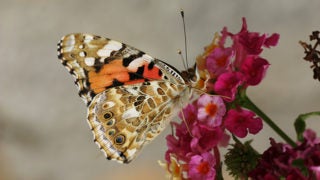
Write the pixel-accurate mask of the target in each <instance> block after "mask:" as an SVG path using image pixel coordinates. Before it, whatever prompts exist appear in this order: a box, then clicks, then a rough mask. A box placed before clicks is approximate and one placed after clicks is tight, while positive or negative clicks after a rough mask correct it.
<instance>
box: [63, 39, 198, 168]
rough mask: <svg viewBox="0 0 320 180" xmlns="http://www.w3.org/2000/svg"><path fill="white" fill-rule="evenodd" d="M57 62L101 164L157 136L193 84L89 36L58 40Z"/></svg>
mask: <svg viewBox="0 0 320 180" xmlns="http://www.w3.org/2000/svg"><path fill="white" fill-rule="evenodd" d="M58 57H59V59H61V62H62V64H63V65H64V66H65V67H66V68H67V69H68V70H69V72H70V73H71V74H72V75H73V76H74V77H75V83H76V85H77V86H78V88H79V95H80V96H81V97H82V99H83V100H84V101H85V102H86V104H87V106H88V117H87V119H88V123H89V125H90V127H91V130H92V132H93V134H94V141H95V142H96V144H97V145H98V146H99V148H100V149H101V150H102V151H103V152H104V154H105V156H106V157H107V159H111V160H117V161H118V162H121V163H129V162H130V161H132V160H133V159H134V158H135V157H136V155H137V153H138V152H139V150H140V149H141V148H142V147H143V146H144V145H145V144H147V143H148V142H150V141H152V140H153V139H154V138H155V137H156V136H157V135H159V134H160V133H161V132H162V130H163V129H164V128H165V127H166V125H167V124H168V122H169V121H170V120H171V119H172V117H173V116H175V115H176V114H177V113H178V112H179V111H180V109H181V108H182V107H183V106H184V105H185V104H186V103H187V102H188V101H189V99H190V97H191V96H192V94H193V91H194V89H195V86H196V85H195V84H196V83H197V82H198V80H195V81H192V80H191V79H190V77H188V76H185V75H182V74H181V73H180V72H179V71H177V70H176V69H175V68H174V67H172V66H170V65H169V64H167V63H165V62H163V61H161V60H158V59H155V58H152V57H151V56H149V55H147V54H145V53H144V52H142V51H140V50H137V49H135V48H133V47H131V46H128V45H126V44H122V43H120V42H117V41H114V40H111V39H107V38H103V37H100V36H95V35H90V34H81V33H78V34H69V35H67V36H65V37H63V38H62V39H61V41H60V42H59V44H58ZM187 75H190V73H187ZM195 75H196V73H194V75H192V76H194V77H195V79H197V77H196V76H195Z"/></svg>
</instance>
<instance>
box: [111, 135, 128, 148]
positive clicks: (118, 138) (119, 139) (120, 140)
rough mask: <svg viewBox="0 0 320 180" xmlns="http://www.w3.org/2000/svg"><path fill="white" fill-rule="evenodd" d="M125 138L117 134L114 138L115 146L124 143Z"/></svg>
mask: <svg viewBox="0 0 320 180" xmlns="http://www.w3.org/2000/svg"><path fill="white" fill-rule="evenodd" d="M125 139H126V138H125V136H124V135H122V134H119V135H117V136H116V138H115V140H114V141H115V143H116V144H117V145H122V144H123V143H124V142H125Z"/></svg>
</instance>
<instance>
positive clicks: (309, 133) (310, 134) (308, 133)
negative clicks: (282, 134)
mask: <svg viewBox="0 0 320 180" xmlns="http://www.w3.org/2000/svg"><path fill="white" fill-rule="evenodd" d="M303 137H304V139H305V140H306V142H307V144H308V145H309V146H311V147H313V146H315V145H316V144H320V138H319V137H317V134H316V132H314V131H313V130H312V129H306V130H305V131H304V132H303Z"/></svg>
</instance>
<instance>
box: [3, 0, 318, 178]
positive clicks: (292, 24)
mask: <svg viewBox="0 0 320 180" xmlns="http://www.w3.org/2000/svg"><path fill="white" fill-rule="evenodd" d="M319 7H320V1H318V0H310V1H299V0H281V1H279V0H269V1H252V0H241V1H234V0H233V1H232V0H217V1H214V0H200V1H195V0H158V1H151V0H130V1H123V0H95V1H89V0H69V1H66V0H0V63H1V64H0V179H1V180H2V179H5V180H7V179H9V180H10V179H24V180H29V179H30V180H31V179H32V180H43V179H46V180H56V179H69V180H73V179H77V180H82V179H83V180H86V179H96V180H102V179H108V180H109V179H111V180H113V179H130V180H133V179H164V175H165V171H164V170H163V169H161V168H160V167H159V166H158V163H157V161H158V160H163V159H164V153H165V151H166V141H165V136H166V134H169V133H170V128H167V129H166V131H165V132H164V133H163V134H161V135H160V136H159V137H158V138H157V139H156V140H155V141H154V142H152V143H151V144H150V145H148V146H147V147H146V148H145V149H144V150H143V151H142V153H141V154H140V156H139V157H138V158H137V159H136V160H135V161H133V162H132V163H130V164H129V165H121V164H118V163H116V162H113V161H108V160H105V158H104V156H103V154H102V153H101V152H100V151H99V150H98V148H97V146H96V145H95V144H94V143H93V140H92V133H91V132H90V130H89V127H88V125H87V122H86V106H85V104H84V103H83V102H82V100H81V99H80V98H79V97H78V94H77V88H76V86H75V85H74V83H73V78H72V76H71V75H69V73H68V72H67V71H66V69H65V68H64V67H63V66H62V65H61V64H60V62H59V60H58V59H57V55H56V54H57V53H56V44H57V43H58V41H59V40H60V38H61V37H62V36H63V35H65V34H68V33H73V32H87V33H92V34H97V35H101V36H105V37H109V38H112V39H115V40H118V41H121V42H125V43H127V44H129V45H132V46H134V47H136V48H138V49H141V50H143V51H145V52H147V53H148V54H150V55H152V56H153V57H157V58H159V59H162V60H164V61H166V62H168V63H170V64H172V65H174V66H175V67H177V68H178V69H182V67H183V66H182V63H181V61H180V57H179V56H178V55H177V49H183V47H184V42H183V29H182V21H181V17H180V14H179V11H180V8H183V9H184V10H185V17H186V23H187V25H186V28H187V33H188V46H189V57H190V59H189V61H190V62H193V61H194V59H195V57H196V56H197V55H198V54H200V53H202V51H203V47H204V46H206V45H207V44H209V43H210V42H211V40H212V37H213V34H214V33H215V32H219V31H220V30H221V29H222V28H223V27H224V26H227V27H228V28H229V30H230V31H232V32H235V33H236V32H238V31H239V30H240V28H241V24H242V22H241V18H242V17H246V18H247V22H248V27H249V30H251V31H258V32H267V33H270V34H271V33H273V32H278V33H280V35H281V38H280V43H279V45H278V46H277V47H275V48H272V49H271V50H266V51H265V52H264V53H263V54H262V56H263V57H264V58H266V59H268V60H269V61H270V63H271V66H270V68H269V71H268V73H267V76H266V78H265V80H264V81H263V82H262V84H260V85H259V86H257V87H251V88H250V89H249V92H248V93H249V96H250V97H251V98H252V100H253V101H254V102H256V104H257V105H258V106H259V107H261V108H262V109H263V110H264V111H265V112H266V113H267V114H268V115H269V116H270V117H271V118H273V119H274V120H275V121H276V122H277V123H278V124H279V125H280V126H281V128H283V130H284V131H286V132H288V133H289V134H290V135H291V137H293V138H295V136H294V130H293V126H292V121H293V119H294V118H295V117H296V116H297V115H298V114H299V113H302V112H309V111H315V110H319V109H320V103H319V102H320V93H319V92H320V91H319V88H320V84H319V82H317V81H315V80H313V79H312V71H311V69H309V66H310V64H309V63H306V62H304V61H303V60H302V58H303V56H304V54H303V49H302V47H300V45H299V44H298V41H299V40H303V41H307V40H308V35H309V34H310V33H311V31H313V30H320V21H319V17H320V12H319ZM176 120H177V119H176ZM318 121H319V120H318ZM309 127H314V128H315V130H316V131H318V132H319V129H320V128H319V127H320V123H319V122H317V120H316V119H314V120H311V121H310V123H309ZM270 136H273V137H275V138H276V139H277V140H281V139H279V138H278V136H277V135H275V133H273V132H272V131H271V130H270V129H269V128H268V127H267V126H265V127H264V129H263V131H262V132H261V133H260V134H259V135H257V136H255V137H254V138H255V141H254V143H253V145H254V146H255V147H256V148H257V149H258V150H259V151H263V150H264V149H266V148H267V147H268V145H269V140H268V139H269V137H270ZM250 138H253V136H249V137H248V139H250ZM226 179H228V178H226Z"/></svg>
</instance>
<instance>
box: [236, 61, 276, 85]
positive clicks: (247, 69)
mask: <svg viewBox="0 0 320 180" xmlns="http://www.w3.org/2000/svg"><path fill="white" fill-rule="evenodd" d="M269 65H270V64H269V63H268V61H267V60H265V59H263V58H260V57H253V56H249V57H247V58H246V59H245V60H244V62H243V63H242V65H241V72H242V73H243V74H244V77H245V80H246V84H247V85H251V86H255V85H257V84H259V83H260V82H261V81H262V79H263V78H264V76H265V74H266V71H267V69H268V67H269Z"/></svg>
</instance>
